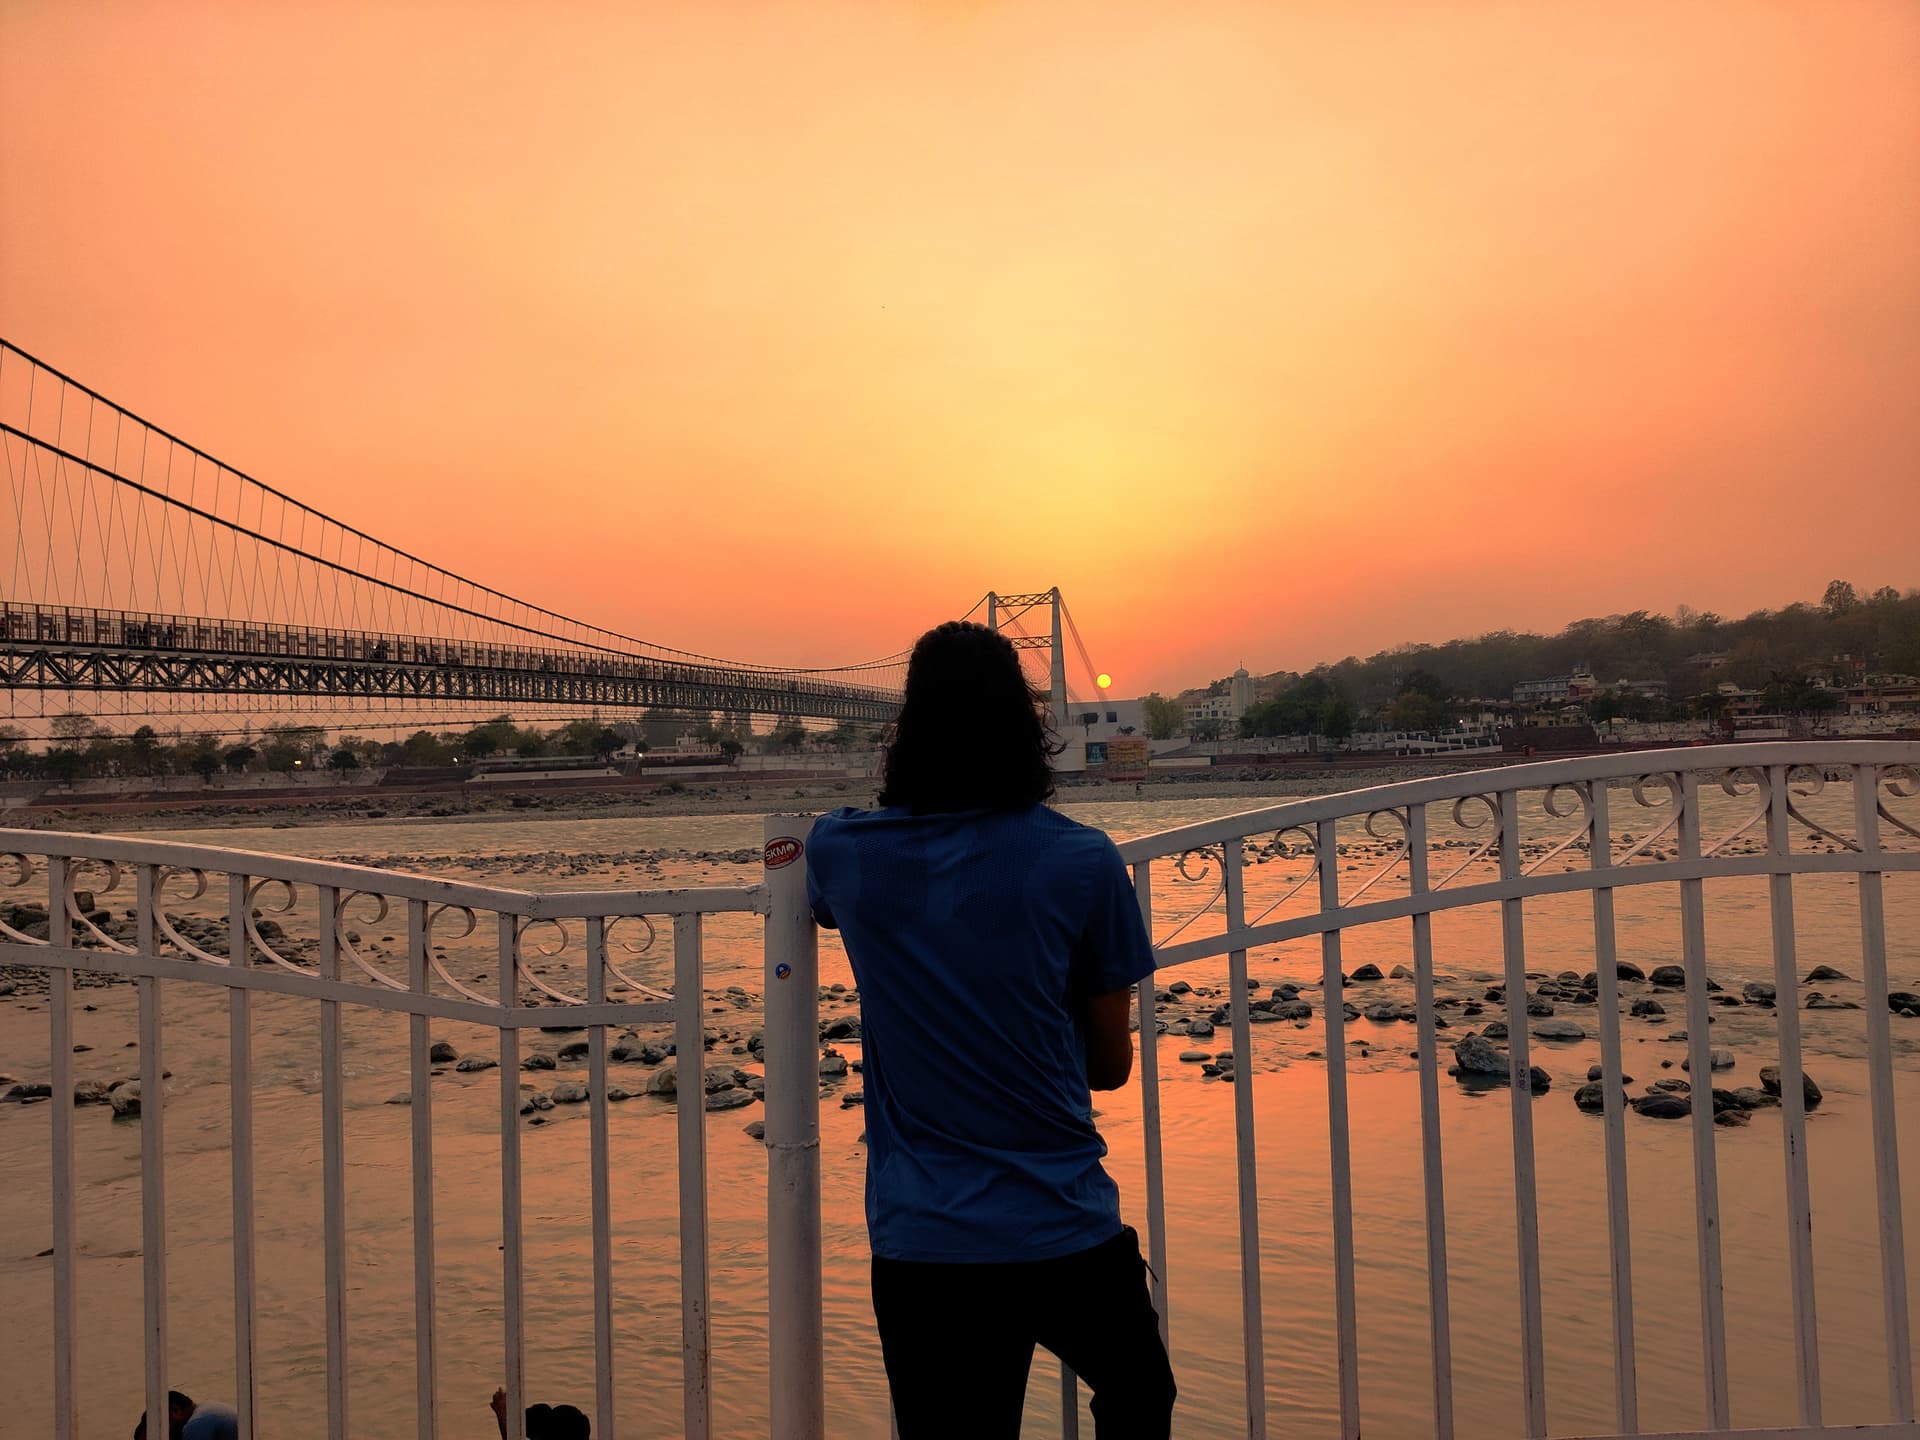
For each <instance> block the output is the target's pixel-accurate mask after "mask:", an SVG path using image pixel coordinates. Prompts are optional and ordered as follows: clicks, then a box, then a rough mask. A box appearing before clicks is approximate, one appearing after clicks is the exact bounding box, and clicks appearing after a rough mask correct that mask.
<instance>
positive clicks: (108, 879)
mask: <svg viewBox="0 0 1920 1440" xmlns="http://www.w3.org/2000/svg"><path fill="white" fill-rule="evenodd" d="M94 870H99V871H100V872H102V874H103V875H104V876H105V878H104V879H102V880H96V881H92V882H91V883H90V884H89V885H88V887H87V888H88V889H89V890H90V891H91V892H92V893H93V894H94V895H95V896H99V895H111V894H112V893H113V892H114V891H115V890H118V889H119V888H120V867H119V866H118V865H116V864H114V863H113V861H111V860H94V859H91V858H82V859H77V860H75V861H74V862H73V863H72V864H70V865H69V866H67V887H66V894H65V895H63V896H62V897H61V902H62V904H63V905H64V906H65V908H66V912H67V918H68V919H69V920H71V921H72V922H73V923H74V924H75V925H78V926H79V927H80V928H81V929H82V930H84V931H85V932H86V933H87V935H88V936H89V937H90V938H91V939H92V941H93V944H94V945H95V946H97V947H98V948H100V949H102V950H110V951H112V952H113V953H114V954H116V955H131V954H133V947H132V946H131V945H128V944H126V943H124V942H122V941H119V940H116V939H114V938H113V936H111V935H109V934H107V932H106V931H104V930H102V929H101V928H100V927H99V926H98V925H96V924H94V922H93V917H92V916H91V915H89V914H88V913H87V912H86V911H85V910H82V909H81V908H80V889H81V886H80V877H81V876H82V875H85V874H88V873H89V872H91V871H94ZM83 943H84V942H83Z"/></svg>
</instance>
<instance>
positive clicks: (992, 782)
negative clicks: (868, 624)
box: [808, 621, 1174, 1440]
mask: <svg viewBox="0 0 1920 1440" xmlns="http://www.w3.org/2000/svg"><path fill="white" fill-rule="evenodd" d="M1044 703H1045V702H1044V700H1043V699H1042V698H1041V697H1040V696H1039V695H1037V694H1036V693H1035V692H1034V690H1033V689H1032V688H1031V687H1030V686H1029V685H1028V683H1027V680H1026V677H1025V675H1024V674H1023V673H1022V671H1021V668H1020V659H1019V656H1018V654H1017V653H1016V652H1015V650H1014V648H1013V646H1012V645H1011V644H1009V643H1008V641H1007V640H1006V639H1005V638H1004V637H1003V636H1001V635H999V634H998V633H996V632H995V631H993V630H991V629H988V628H987V627H985V626H982V625H972V624H967V623H965V622H958V621H956V622H951V623H949V624H945V625H941V626H939V627H938V628H936V629H934V630H931V631H929V632H928V633H927V634H925V635H923V636H922V637H921V638H920V640H919V642H918V643H917V644H916V645H915V646H914V649H913V655H912V658H911V660H910V661H909V663H908V667H907V682H906V696H905V702H904V704H903V706H902V708H901V711H900V715H899V718H898V720H897V721H896V722H895V726H894V732H893V735H892V738H891V742H890V744H889V745H888V748H887V752H886V758H885V763H884V781H883V786H882V789H881V792H880V796H879V808H877V809H874V810H852V809H842V810H836V811H834V812H833V813H832V814H830V815H827V816H824V817H822V818H821V819H820V820H818V821H816V822H815V824H814V827H813V831H812V835H811V838H810V839H809V840H808V859H809V866H808V887H809V896H810V899H811V900H812V903H813V911H814V915H815V917H816V918H817V919H818V920H819V922H820V923H821V924H822V925H824V926H828V927H830V928H835V929H838V930H839V931H840V933H841V936H842V938H843V939H844V940H845V942H846V948H847V956H848V959H849V960H850V961H851V962H852V966H853V972H854V978H855V980H856V982H857V983H858V986H859V991H860V1004H861V1038H862V1045H863V1047H864V1061H863V1072H864V1079H865V1085H866V1109H867V1141H868V1151H867V1228H868V1233H869V1235H870V1237H871V1240H872V1244H873V1309H874V1317H875V1319H876V1320H877V1321H878V1323H879V1330H880V1344H881V1350H882V1354H883V1356H884V1359H885V1361H886V1367H887V1380H888V1385H889V1387H890V1389H891V1390H892V1393H893V1405H894V1412H895V1417H896V1420H897V1423H898V1425H899V1430H900V1435H901V1437H902V1440H946V1437H960V1436H966V1437H969V1440H1001V1437H1006V1440H1012V1437H1016V1436H1018V1434H1019V1433H1020V1419H1021V1412H1022V1409H1023V1407H1024V1404H1025V1400H1026V1390H1027V1374H1028V1370H1029V1368H1030V1366H1031V1364H1032V1361H1033V1349H1034V1346H1035V1345H1036V1344H1038V1345H1043V1346H1045V1347H1046V1348H1047V1349H1049V1350H1051V1351H1052V1352H1053V1353H1054V1354H1056V1355H1058V1356H1059V1357H1060V1359H1061V1360H1062V1361H1063V1362H1064V1363H1065V1364H1067V1365H1069V1366H1071V1367H1072V1369H1073V1370H1074V1371H1075V1373H1076V1374H1078V1375H1079V1377H1080V1378H1081V1379H1083V1380H1085V1381H1086V1382H1087V1384H1088V1385H1089V1386H1090V1387H1091V1389H1092V1391H1093V1401H1092V1408H1093V1416H1094V1422H1095V1426H1096V1433H1097V1435H1098V1436H1099V1440H1134V1437H1139V1440H1149V1437H1150V1440H1166V1437H1167V1436H1168V1435H1169V1434H1170V1433H1171V1427H1172V1414H1173V1403H1174V1381H1173V1371H1172V1368H1171V1367H1170V1366H1169V1364H1168V1361H1167V1353H1166V1347H1165V1345H1164V1344H1163V1343H1162V1341H1161V1338H1160V1326H1159V1318H1158V1316H1157V1315H1156V1313H1155V1311H1154V1308H1153V1304H1152V1300H1151V1297H1150V1295H1149V1291H1148V1288H1147V1275H1146V1263H1145V1261H1144V1260H1143V1259H1142V1258H1141V1255H1140V1245H1139V1239H1138V1237H1137V1236H1136V1234H1135V1233H1134V1231H1133V1230H1132V1229H1131V1228H1129V1227H1127V1226H1126V1225H1124V1224H1123V1223H1122V1221H1121V1218H1120V1192H1119V1188H1118V1187H1117V1186H1116V1185H1115V1184H1114V1182H1113V1180H1112V1178H1111V1177H1110V1176H1109V1175H1108V1174H1107V1172H1106V1170H1105V1169H1104V1167H1103V1166H1102V1165H1101V1163H1100V1161H1101V1158H1102V1157H1103V1156H1104V1155H1105V1154H1106V1143H1105V1142H1104V1141H1103V1140H1102V1139H1101V1138H1100V1133H1099V1131H1098V1130H1097V1129H1096V1128H1095V1126H1094V1122H1093V1106H1092V1094H1091V1091H1092V1090H1114V1089H1118V1088H1119V1087H1120V1086H1122V1085H1124V1084H1125V1083H1126V1082H1127V1078H1128V1076H1129V1074H1130V1073H1131V1071H1132V1067H1133V1037H1132V1035H1131V1034H1130V1032H1129V1029H1128V1015H1129V1008H1130V1004H1131V1000H1132V995H1133V987H1134V985H1135V984H1137V983H1138V982H1139V981H1140V980H1142V979H1144V978H1145V977H1147V976H1149V975H1151V974H1152V973H1153V969H1154V957H1153V947H1152V942H1151V940H1150V938H1149V936H1148V934H1147V930H1146V925H1145V923H1144V921H1143V920H1142V919H1141V915H1140V909H1139V905H1138V903H1137V901H1136V899H1135V896H1134V891H1133V886H1132V884H1131V882H1130V880H1129V878H1128V875H1127V870H1126V866H1125V865H1124V864H1123V863H1122V861H1121V859H1120V854H1119V852H1118V851H1117V850H1116V849H1115V848H1114V844H1113V842H1112V841H1111V840H1109V839H1108V838H1107V837H1106V835H1105V834H1103V833H1102V832H1101V831H1099V830H1095V829H1093V828H1091V827H1089V826H1085V825H1080V824H1077V823H1076V822H1074V821H1072V820H1069V819H1067V818H1066V817H1065V816H1064V815H1061V814H1060V813H1059V812H1058V811H1056V810H1053V809H1051V808H1049V807H1048V805H1047V804H1046V801H1047V800H1048V799H1049V798H1050V797H1051V796H1052V794H1053V781H1052V771H1051V768H1050V765H1049V761H1050V759H1051V757H1052V755H1053V753H1054V750H1055V745H1054V742H1053V739H1052V735H1051V730H1050V726H1049V725H1048V723H1047V721H1046V719H1045V715H1046V712H1045V710H1044V708H1043V706H1044Z"/></svg>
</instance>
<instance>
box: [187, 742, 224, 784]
mask: <svg viewBox="0 0 1920 1440" xmlns="http://www.w3.org/2000/svg"><path fill="white" fill-rule="evenodd" d="M187 768H188V769H190V770H192V771H193V773H194V774H196V775H198V776H199V777H200V778H201V779H202V780H205V781H207V782H208V783H212V780H213V777H214V776H216V775H218V774H219V773H220V752H219V751H218V750H215V749H214V748H213V744H212V742H211V741H207V742H204V743H203V744H201V745H199V746H197V747H196V748H195V749H194V752H193V755H192V758H190V759H189V760H188V761H187Z"/></svg>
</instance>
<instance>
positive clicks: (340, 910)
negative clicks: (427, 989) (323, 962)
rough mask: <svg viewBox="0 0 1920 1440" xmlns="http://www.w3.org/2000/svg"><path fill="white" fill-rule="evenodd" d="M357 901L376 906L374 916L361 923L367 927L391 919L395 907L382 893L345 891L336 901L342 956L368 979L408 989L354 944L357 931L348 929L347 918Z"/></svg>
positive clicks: (337, 941) (336, 929)
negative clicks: (388, 916) (389, 915)
mask: <svg viewBox="0 0 1920 1440" xmlns="http://www.w3.org/2000/svg"><path fill="white" fill-rule="evenodd" d="M356 900H371V901H372V902H373V904H374V912H373V914H372V916H370V917H369V918H368V919H366V920H363V921H362V922H361V923H362V924H364V925H378V924H379V923H380V922H381V921H382V920H385V919H386V918H387V915H388V914H389V913H390V912H391V910H392V908H393V907H392V906H391V905H390V904H389V903H388V901H387V897H386V896H384V895H382V894H381V893H380V892H379V891H378V890H342V891H341V892H340V893H339V895H338V896H337V897H336V898H335V899H334V902H333V917H334V924H333V943H334V944H336V945H338V946H339V947H340V953H341V954H343V955H345V956H346V957H347V958H348V959H349V960H351V961H353V963H354V964H355V965H358V966H359V967H360V968H361V969H362V970H363V971H365V972H366V974H367V976H368V978H370V979H372V980H375V981H377V982H378V983H380V984H382V985H384V986H386V987H387V988H388V989H389V990H405V989H407V988H408V986H407V982H406V981H404V980H396V979H394V978H393V976H391V975H389V974H387V972H386V971H384V970H382V969H381V968H380V967H379V966H378V965H375V964H374V963H373V962H372V961H371V960H369V959H367V957H366V956H364V955H362V954H361V953H360V947H359V946H358V945H356V944H355V943H354V940H353V932H352V931H351V930H349V929H348V928H347V926H346V919H347V907H348V906H349V905H351V904H353V902H354V901H356Z"/></svg>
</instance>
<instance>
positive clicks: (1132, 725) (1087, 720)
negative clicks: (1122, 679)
mask: <svg viewBox="0 0 1920 1440" xmlns="http://www.w3.org/2000/svg"><path fill="white" fill-rule="evenodd" d="M1061 729H1062V730H1063V731H1064V732H1065V733H1067V734H1069V735H1072V736H1074V737H1076V738H1078V739H1079V740H1081V741H1082V742H1088V741H1094V740H1112V739H1114V738H1116V737H1125V736H1132V735H1138V736H1140V737H1141V738H1142V739H1144V738H1146V733H1147V715H1146V702H1145V701H1144V700H1115V699H1112V698H1107V699H1095V700H1089V701H1087V702H1085V703H1084V704H1082V703H1080V702H1077V701H1073V700H1069V701H1068V702H1067V710H1066V719H1065V721H1064V722H1063V723H1062V725H1061Z"/></svg>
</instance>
